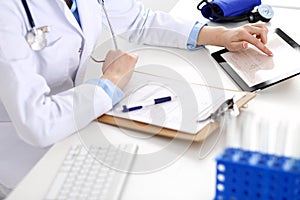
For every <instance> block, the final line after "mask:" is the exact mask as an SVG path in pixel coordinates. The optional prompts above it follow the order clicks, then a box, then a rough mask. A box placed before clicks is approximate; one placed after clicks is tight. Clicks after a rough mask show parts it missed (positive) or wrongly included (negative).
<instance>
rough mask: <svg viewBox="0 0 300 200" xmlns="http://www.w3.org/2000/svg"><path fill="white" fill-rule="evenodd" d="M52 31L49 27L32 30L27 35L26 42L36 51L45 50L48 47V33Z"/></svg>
mask: <svg viewBox="0 0 300 200" xmlns="http://www.w3.org/2000/svg"><path fill="white" fill-rule="evenodd" d="M49 31H50V28H49V27H48V26H43V27H40V28H32V29H30V30H29V31H28V32H27V34H26V40H27V42H28V44H29V45H30V47H31V49H32V50H34V51H40V50H43V49H44V48H45V47H46V46H47V38H46V33H47V32H49Z"/></svg>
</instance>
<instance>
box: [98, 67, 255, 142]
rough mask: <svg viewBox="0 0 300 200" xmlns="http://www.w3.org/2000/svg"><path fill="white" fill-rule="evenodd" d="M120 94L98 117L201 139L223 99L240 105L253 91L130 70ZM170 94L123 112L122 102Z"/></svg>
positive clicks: (212, 124) (214, 125)
mask: <svg viewBox="0 0 300 200" xmlns="http://www.w3.org/2000/svg"><path fill="white" fill-rule="evenodd" d="M124 92H125V94H126V96H125V98H123V99H122V100H121V101H120V102H119V103H118V104H117V105H116V106H114V108H113V109H112V110H111V111H109V112H108V113H106V114H105V115H103V116H101V117H100V118H99V119H98V121H100V122H104V123H108V124H112V125H117V126H119V127H125V128H129V129H133V130H138V131H143V132H148V133H152V134H157V135H162V136H167V137H179V138H181V139H192V140H194V141H201V140H203V139H205V138H206V137H207V136H208V135H209V133H211V132H212V131H213V130H215V129H216V128H217V122H212V121H211V120H204V121H201V122H199V120H201V119H205V118H207V116H209V115H210V114H211V113H212V112H214V111H215V110H216V109H218V108H219V106H220V105H221V104H222V103H224V102H225V101H226V100H228V99H231V98H235V99H236V100H237V101H239V104H240V105H239V106H242V105H244V104H245V103H247V102H248V101H250V100H251V99H252V98H254V96H255V94H253V93H247V92H241V91H229V90H224V89H220V88H213V87H208V86H204V85H199V84H192V83H188V82H185V81H181V80H175V79H170V78H164V77H159V76H155V75H150V74H144V73H141V72H134V74H133V77H132V79H131V81H130V83H129V84H128V86H127V87H126V88H125V91H124ZM166 96H172V97H176V98H173V99H172V100H171V101H167V102H164V103H160V104H154V105H149V106H146V107H143V108H142V109H138V110H134V111H130V112H123V111H122V107H123V106H124V105H133V104H136V102H144V101H149V100H152V99H156V98H160V97H166Z"/></svg>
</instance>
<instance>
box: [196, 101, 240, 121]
mask: <svg viewBox="0 0 300 200" xmlns="http://www.w3.org/2000/svg"><path fill="white" fill-rule="evenodd" d="M228 111H230V112H232V113H233V115H234V116H237V115H239V108H238V106H237V105H236V104H235V102H234V96H233V97H232V98H230V99H227V100H226V101H225V102H223V103H222V104H221V105H220V106H219V107H218V109H217V110H215V111H214V112H212V113H211V114H210V115H208V116H207V117H205V118H203V119H198V120H197V122H204V121H207V120H209V121H210V122H216V121H220V118H221V117H222V116H224V115H225V113H226V112H228Z"/></svg>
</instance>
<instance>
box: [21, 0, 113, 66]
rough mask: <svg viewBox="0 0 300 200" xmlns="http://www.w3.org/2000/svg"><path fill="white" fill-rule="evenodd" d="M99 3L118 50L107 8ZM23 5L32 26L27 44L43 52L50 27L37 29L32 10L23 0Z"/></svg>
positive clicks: (102, 2)
mask: <svg viewBox="0 0 300 200" xmlns="http://www.w3.org/2000/svg"><path fill="white" fill-rule="evenodd" d="M97 1H98V3H99V4H100V5H101V6H102V8H103V11H104V14H105V17H106V19H107V22H108V25H109V29H110V32H111V35H112V39H113V43H114V47H115V50H117V49H118V45H117V40H116V36H115V33H114V31H113V28H112V25H111V23H110V20H109V18H108V14H107V11H106V8H105V6H104V0H97ZM22 4H23V7H24V9H25V12H26V15H27V18H28V21H29V25H30V30H28V31H27V34H26V36H25V37H26V41H27V43H28V44H29V46H30V47H31V49H32V50H34V51H41V50H43V49H44V48H45V47H46V46H47V37H46V33H48V32H49V31H50V27H49V26H42V27H39V28H37V27H36V25H35V22H34V20H33V17H32V15H31V12H30V9H29V7H28V4H27V0H22ZM92 59H93V60H94V61H95V62H104V61H103V60H96V59H94V58H92Z"/></svg>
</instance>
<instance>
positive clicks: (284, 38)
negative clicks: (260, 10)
mask: <svg viewBox="0 0 300 200" xmlns="http://www.w3.org/2000/svg"><path fill="white" fill-rule="evenodd" d="M266 46H267V47H268V48H269V49H270V50H271V51H272V52H273V56H267V55H265V54H264V53H262V52H261V51H260V50H258V49H257V48H256V47H254V46H253V45H250V44H249V47H248V48H247V49H245V50H242V51H238V52H230V51H228V50H227V49H222V50H220V51H217V52H214V53H212V54H211V55H212V57H213V58H214V59H215V60H216V61H217V62H218V63H219V65H220V66H221V67H222V68H223V69H224V70H225V72H226V73H227V74H228V75H229V76H230V77H231V78H232V79H233V81H234V82H235V83H236V84H237V85H238V86H239V87H240V88H241V89H242V90H244V91H249V92H253V91H258V90H261V89H264V88H266V87H269V86H271V85H274V84H276V83H279V82H281V81H284V80H286V79H289V78H291V77H293V76H296V75H298V74H300V46H299V44H298V43H297V42H295V41H294V40H293V39H292V38H291V37H289V36H288V35H287V34H286V33H284V32H283V31H282V30H281V29H279V28H277V29H275V31H274V32H272V33H269V34H268V43H267V45H266Z"/></svg>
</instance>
